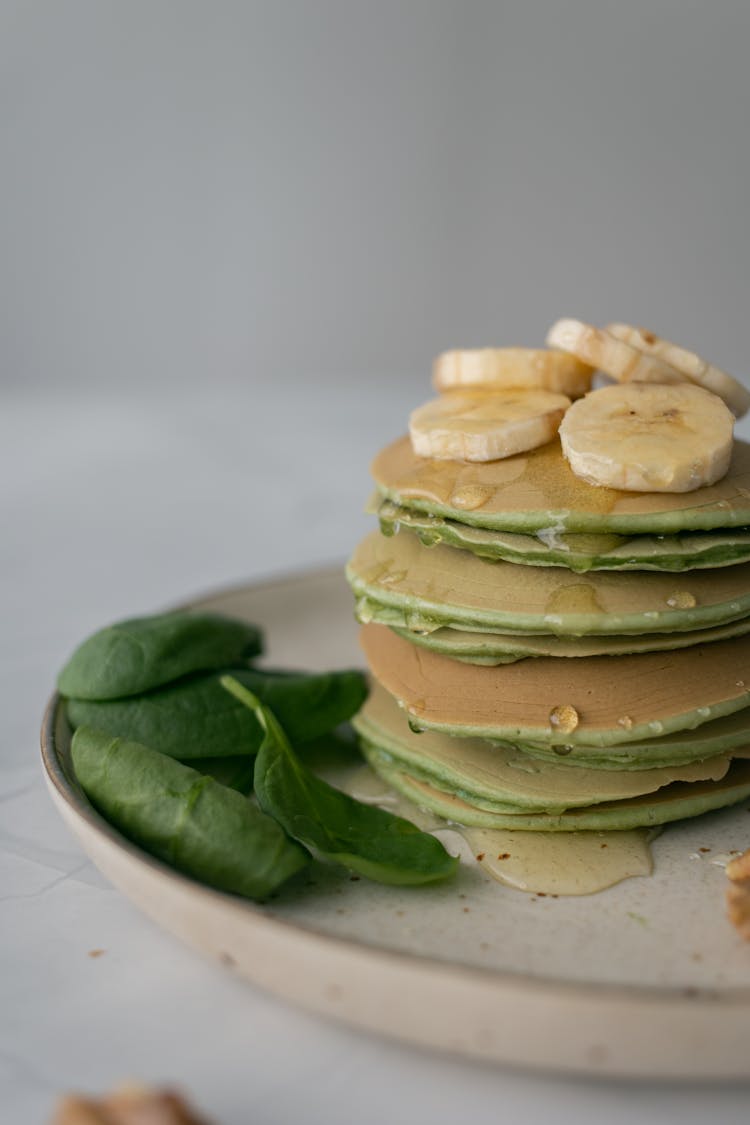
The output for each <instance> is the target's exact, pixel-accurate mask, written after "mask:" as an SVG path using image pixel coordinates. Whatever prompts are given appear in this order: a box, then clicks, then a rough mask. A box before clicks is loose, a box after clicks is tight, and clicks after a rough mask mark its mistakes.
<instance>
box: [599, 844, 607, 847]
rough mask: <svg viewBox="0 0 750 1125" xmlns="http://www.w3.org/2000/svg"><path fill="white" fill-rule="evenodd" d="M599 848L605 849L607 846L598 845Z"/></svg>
mask: <svg viewBox="0 0 750 1125" xmlns="http://www.w3.org/2000/svg"><path fill="white" fill-rule="evenodd" d="M599 847H600V848H606V847H607V845H606V844H600V845H599Z"/></svg>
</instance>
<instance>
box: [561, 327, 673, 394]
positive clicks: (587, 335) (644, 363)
mask: <svg viewBox="0 0 750 1125" xmlns="http://www.w3.org/2000/svg"><path fill="white" fill-rule="evenodd" d="M547 343H548V344H549V345H550V347H554V348H560V349H561V350H562V351H564V352H569V353H570V354H571V355H573V356H575V357H576V358H577V359H579V360H581V361H582V362H583V363H588V364H590V365H591V366H592V367H596V368H597V369H598V370H599V371H603V372H604V373H605V374H606V375H611V377H612V378H613V379H617V381H618V382H620V383H624V382H631V381H632V382H646V383H684V382H685V381H686V380H685V376H684V375H681V374H680V372H679V371H677V370H676V368H674V367H672V365H671V364H669V363H666V362H665V361H664V359H662V358H661V357H660V356H657V355H646V354H645V353H644V352H643V351H641V350H640V349H639V348H636V347H633V346H632V344H630V343H629V342H627V341H625V340H619V339H617V337H615V336H612V335H611V334H610V333H609V332H608V331H606V330H605V329H603V328H595V327H594V325H593V324H584V323H583V321H581V320H570V319H568V318H565V319H563V320H558V321H556V323H555V324H553V325H552V327H551V328H550V330H549V332H548V333H547Z"/></svg>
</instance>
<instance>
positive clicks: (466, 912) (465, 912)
mask: <svg viewBox="0 0 750 1125" xmlns="http://www.w3.org/2000/svg"><path fill="white" fill-rule="evenodd" d="M470 910H471V907H470V906H464V907H463V912H464V914H468V913H469V911H470Z"/></svg>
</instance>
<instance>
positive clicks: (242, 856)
mask: <svg viewBox="0 0 750 1125" xmlns="http://www.w3.org/2000/svg"><path fill="white" fill-rule="evenodd" d="M71 755H72V759H73V768H74V770H75V773H76V777H77V778H78V781H79V782H80V784H81V787H82V788H83V791H84V792H85V793H86V795H87V797H88V798H89V800H90V801H91V803H92V804H93V805H94V806H95V807H96V808H97V809H99V811H100V812H101V813H102V814H103V815H104V816H105V817H106V818H107V820H109V821H110V822H111V823H112V824H113V825H114V826H115V827H116V828H118V829H119V830H120V831H121V832H122V833H123V834H124V835H125V836H128V837H129V838H130V839H131V840H133V841H134V842H135V843H137V844H140V845H141V846H142V847H143V848H145V849H146V851H149V852H151V853H152V855H155V856H158V857H159V858H160V859H163V860H164V861H165V862H166V863H169V864H170V865H171V866H173V867H176V868H177V869H178V870H179V871H183V872H185V873H186V874H187V875H192V876H194V877H195V878H196V879H199V880H200V881H201V882H203V883H208V884H209V886H212V887H218V888H219V889H220V890H224V891H233V892H234V893H235V894H239V895H245V896H246V897H247V898H252V899H264V898H266V897H267V896H268V895H269V894H270V893H271V892H272V891H274V890H276V888H277V887H279V886H281V884H282V883H284V882H285V881H286V880H287V879H289V878H290V877H291V876H292V875H294V874H295V873H296V872H297V871H299V870H301V869H302V868H303V867H304V866H305V865H306V864H307V863H308V860H309V856H308V853H307V852H306V851H305V850H304V849H303V848H301V847H299V845H298V844H295V843H294V842H293V841H291V840H289V839H288V838H287V836H286V835H285V834H284V832H283V830H282V828H281V827H280V826H279V825H278V824H277V822H276V821H275V820H273V819H272V818H271V817H269V816H266V814H265V813H264V812H261V810H260V809H258V808H257V807H256V806H255V805H254V804H253V802H252V801H250V800H248V798H247V797H243V796H242V795H241V794H240V793H236V792H235V791H234V790H233V789H227V788H225V786H223V785H219V784H218V782H216V781H214V780H213V779H212V778H210V777H204V776H202V775H201V774H199V773H198V772H197V771H196V770H194V769H191V768H190V767H189V766H185V765H182V764H181V763H180V762H176V761H175V760H174V759H173V758H168V757H166V756H165V755H164V754H159V753H157V751H155V750H151V749H149V747H147V746H142V745H140V744H139V743H137V742H128V741H126V740H125V739H122V738H111V737H110V736H109V735H108V734H105V733H104V732H103V731H98V730H95V729H94V728H92V727H79V728H78V730H77V731H76V732H75V734H74V735H73V741H72V744H71Z"/></svg>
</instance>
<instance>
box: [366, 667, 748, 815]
mask: <svg viewBox="0 0 750 1125" xmlns="http://www.w3.org/2000/svg"><path fill="white" fill-rule="evenodd" d="M354 725H355V727H356V729H357V731H358V733H359V734H360V736H361V737H362V738H363V739H364V741H365V742H366V743H368V745H370V746H376V747H377V748H378V750H379V751H380V752H381V755H383V758H384V760H388V759H390V761H391V762H392V763H393V765H394V767H398V768H399V769H402V770H404V771H405V772H406V773H408V774H409V775H410V776H411V777H414V778H417V779H419V780H421V781H426V782H428V783H429V784H430V785H434V786H436V787H437V788H438V789H440V790H442V791H444V792H447V793H451V794H453V795H454V796H457V797H460V798H461V799H463V800H465V801H468V802H469V803H470V804H473V805H476V806H477V807H478V808H487V809H489V810H490V811H492V812H509V813H517V812H522V811H524V810H529V811H532V812H544V813H560V812H565V811H566V810H567V809H571V808H586V807H587V806H589V805H595V804H602V803H605V802H610V801H618V800H625V799H628V798H630V797H638V796H643V795H644V794H646V793H653V792H655V791H656V790H657V789H661V788H662V787H663V786H665V785H670V784H671V783H672V782H675V781H685V782H694V781H706V780H711V781H719V780H720V779H721V778H722V777H723V776H724V775H725V774H726V772H727V770H728V769H729V765H730V761H731V755H730V754H719V755H715V756H713V757H712V758H710V759H706V760H704V761H699V762H693V763H692V764H690V765H682V766H664V767H656V768H650V769H641V770H624V771H614V770H596V769H586V768H585V767H578V768H576V769H571V767H570V766H568V765H567V764H566V763H565V761H564V760H563V759H560V758H558V759H557V760H556V761H555V762H554V763H550V762H541V761H538V760H533V759H530V758H529V757H528V756H527V755H526V754H524V753H523V752H522V751H520V750H517V749H516V748H514V747H510V746H498V745H492V744H491V743H489V742H487V741H486V740H485V739H481V738H452V737H450V736H449V735H444V734H438V733H436V732H434V731H425V732H424V733H422V734H416V733H414V732H413V731H411V730H410V729H409V726H408V724H407V723H406V722H405V719H404V714H403V711H401V709H400V708H399V706H398V704H397V703H396V702H395V700H394V699H392V698H391V696H389V695H388V693H387V692H386V691H384V689H383V688H381V687H379V686H378V685H375V687H374V688H373V690H372V692H371V694H370V696H369V698H368V700H367V702H366V703H365V705H364V707H363V708H362V710H361V711H360V713H359V715H358V716H357V717H356V719H355V721H354ZM737 756H748V757H750V748H746V747H742V748H739V749H738V751H737Z"/></svg>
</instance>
